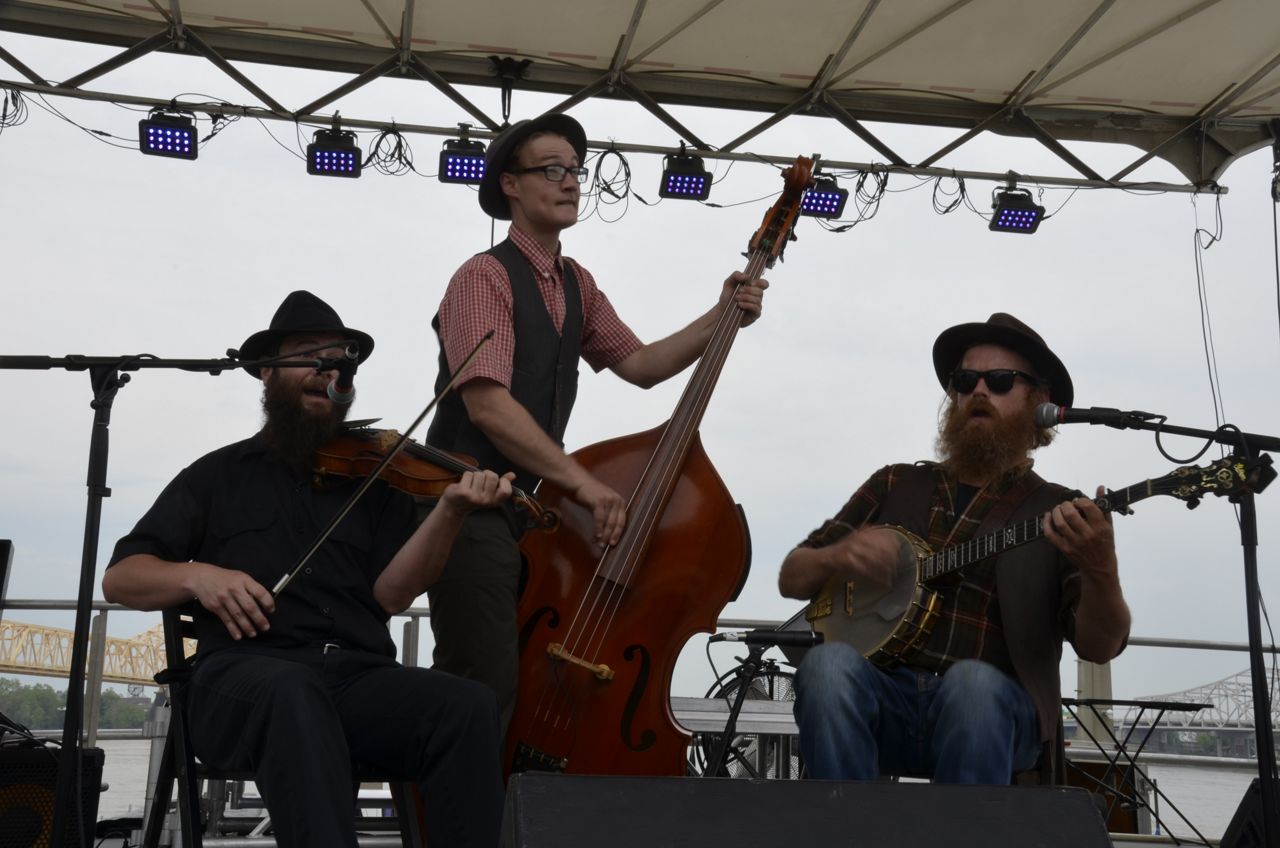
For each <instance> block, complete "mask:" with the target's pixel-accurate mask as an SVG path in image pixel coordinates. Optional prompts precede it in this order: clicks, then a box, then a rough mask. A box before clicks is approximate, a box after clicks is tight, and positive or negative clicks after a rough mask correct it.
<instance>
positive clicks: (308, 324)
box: [240, 290, 373, 379]
mask: <svg viewBox="0 0 1280 848" xmlns="http://www.w3.org/2000/svg"><path fill="white" fill-rule="evenodd" d="M296 333H337V334H339V335H342V336H345V337H346V338H347V339H348V340H349V341H353V342H355V343H356V344H357V345H358V346H359V348H360V350H359V354H358V355H357V357H356V363H357V364H359V363H361V362H364V361H365V360H366V359H368V358H369V354H371V353H373V337H372V336H370V335H369V334H368V333H362V332H360V331H359V330H353V329H351V328H350V327H344V326H343V324H342V319H341V318H339V317H338V313H337V312H335V311H334V310H333V307H332V306H330V305H329V304H327V303H325V302H324V301H323V300H321V299H320V298H318V297H316V296H315V295H314V294H312V293H311V292H309V291H303V290H298V291H295V292H290V293H289V296H288V297H286V298H285V299H284V302H283V303H281V304H280V308H279V309H277V310H276V314H275V315H273V316H271V326H270V327H268V328H267V329H265V330H259V331H258V332H256V333H254V334H253V335H252V336H250V337H249V338H247V339H245V340H244V344H242V345H240V359H242V360H250V361H252V360H257V359H264V358H266V357H268V356H275V354H276V351H277V350H278V349H279V346H280V341H281V339H283V338H284V337H285V336H292V335H294V334H296ZM244 370H246V371H248V372H249V373H250V374H252V375H253V376H255V377H257V378H258V379H262V375H261V374H260V373H259V370H258V369H257V368H255V367H252V366H248V365H246V366H244Z"/></svg>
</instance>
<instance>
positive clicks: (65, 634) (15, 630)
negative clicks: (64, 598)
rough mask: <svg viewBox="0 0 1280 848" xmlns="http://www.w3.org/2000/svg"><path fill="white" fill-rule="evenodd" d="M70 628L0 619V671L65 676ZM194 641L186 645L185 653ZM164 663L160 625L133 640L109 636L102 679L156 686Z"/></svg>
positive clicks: (68, 665)
mask: <svg viewBox="0 0 1280 848" xmlns="http://www.w3.org/2000/svg"><path fill="white" fill-rule="evenodd" d="M73 635H74V634H73V633H72V631H70V630H63V629H61V628H58V627H42V626H40V625H36V624H22V623H21V622H17V621H7V620H0V674H34V675H39V676H43V677H60V678H66V677H67V675H68V674H69V673H70V671H71V640H72V636H73ZM193 647H194V644H193V643H192V644H188V645H187V648H188V652H190V650H191V649H192V648H193ZM165 665H166V663H165V659H164V634H163V632H162V630H161V626H160V625H159V624H157V625H156V626H155V627H153V628H151V629H150V630H147V631H145V632H143V633H139V634H138V635H137V636H134V637H133V638H132V639H117V638H113V637H110V636H108V637H107V640H106V651H105V656H104V658H103V666H102V679H103V680H104V681H107V682H110V683H135V684H142V685H143V686H155V685H156V682H155V680H154V679H153V678H154V675H155V673H156V672H158V671H160V670H161V669H162V668H164V667H165Z"/></svg>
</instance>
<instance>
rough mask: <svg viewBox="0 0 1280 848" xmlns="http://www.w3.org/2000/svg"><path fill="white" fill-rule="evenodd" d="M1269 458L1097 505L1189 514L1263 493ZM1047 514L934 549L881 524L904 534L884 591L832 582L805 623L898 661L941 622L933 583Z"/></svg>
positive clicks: (1010, 544)
mask: <svg viewBox="0 0 1280 848" xmlns="http://www.w3.org/2000/svg"><path fill="white" fill-rule="evenodd" d="M1270 465H1271V457H1270V456H1266V455H1265V454H1264V455H1263V456H1261V457H1259V458H1256V459H1243V458H1241V457H1238V456H1235V455H1231V456H1227V457H1224V458H1223V459H1220V460H1218V461H1217V462H1214V463H1211V464H1209V465H1205V466H1195V465H1187V466H1183V467H1180V468H1177V469H1174V470H1173V471H1172V472H1171V473H1169V474H1166V475H1165V476H1163V477H1159V478H1157V479H1155V480H1146V481H1143V482H1142V483H1138V484H1136V485H1133V486H1129V487H1128V488H1126V489H1121V490H1119V491H1116V492H1107V493H1106V494H1105V495H1103V496H1102V497H1100V498H1096V499H1094V503H1095V504H1097V506H1098V508H1099V509H1101V510H1102V511H1103V512H1116V513H1120V514H1121V515H1128V514H1130V513H1132V511H1133V510H1131V509H1130V508H1129V507H1130V505H1131V504H1134V503H1137V502H1138V501H1140V500H1144V499H1145V498H1149V497H1152V496H1154V495H1171V496H1173V497H1175V498H1179V499H1181V500H1183V501H1186V502H1187V508H1188V509H1193V508H1195V507H1196V505H1197V504H1199V503H1200V499H1201V498H1202V497H1203V496H1204V495H1206V494H1213V495H1219V496H1222V495H1226V496H1231V497H1233V498H1234V497H1235V496H1238V495H1240V494H1243V493H1244V492H1245V491H1250V490H1251V491H1254V492H1258V491H1261V490H1262V489H1263V488H1264V487H1265V486H1266V484H1267V483H1269V482H1270V481H1271V479H1272V478H1273V477H1274V476H1275V473H1276V472H1275V471H1273V470H1272V469H1271V467H1270ZM1043 520H1044V516H1043V515H1040V516H1036V517H1035V518H1032V519H1028V520H1026V521H1023V522H1020V523H1017V524H1011V525H1009V526H1008V527H1005V528H1003V529H1001V530H997V531H996V532H994V533H990V534H988V535H985V536H979V537H976V538H973V539H970V540H969V541H967V542H960V543H958V544H955V545H950V546H948V547H945V548H942V549H941V550H938V551H935V550H933V549H932V548H930V547H929V544H928V543H927V542H926V541H925V540H924V539H921V538H920V537H919V536H917V535H916V534H914V533H912V532H911V531H909V530H907V529H905V528H903V527H897V526H892V525H885V526H884V528H883V529H887V530H892V531H893V532H895V533H897V534H898V535H899V536H901V537H902V538H901V544H900V545H899V547H898V551H899V555H898V562H897V565H896V566H895V569H894V572H893V581H892V584H891V585H889V586H881V585H875V584H872V583H867V582H865V581H857V580H850V579H848V578H847V577H844V576H836V577H832V578H831V579H830V580H828V581H827V582H826V584H824V585H823V587H822V588H821V589H820V590H819V591H818V594H817V595H816V596H815V597H814V599H813V600H812V601H811V602H810V603H809V606H808V607H807V608H806V609H805V611H804V617H805V619H806V620H807V621H808V622H809V625H810V626H811V627H812V628H813V629H814V630H815V631H817V632H818V633H821V634H822V635H823V638H824V639H825V640H827V641H836V642H845V643H847V644H849V645H851V646H853V647H854V648H856V649H857V650H858V651H860V652H861V653H862V655H863V656H865V657H866V658H867V659H869V660H871V661H872V662H873V663H875V664H876V665H878V666H880V667H882V668H888V667H890V666H892V665H894V664H896V663H899V662H902V661H904V660H906V659H908V658H909V657H911V656H912V654H914V653H915V651H916V650H917V649H918V648H919V647H920V646H922V645H923V644H924V642H925V640H927V639H928V638H929V634H930V633H931V632H932V630H933V626H934V624H935V623H936V621H937V619H938V612H939V608H940V606H941V596H940V594H939V593H938V591H937V590H936V587H935V586H934V585H931V584H933V583H934V581H936V580H937V579H938V578H940V577H943V576H945V575H948V574H951V573H953V572H957V571H959V570H961V569H963V568H965V567H966V566H969V565H972V564H973V563H976V562H980V561H982V560H985V559H988V558H990V557H993V556H998V555H999V554H1001V553H1003V552H1005V551H1007V550H1010V549H1011V548H1015V547H1018V546H1020V545H1025V544H1026V543H1028V542H1033V541H1035V540H1036V539H1039V538H1042V537H1043V536H1044V526H1043V523H1042V522H1043Z"/></svg>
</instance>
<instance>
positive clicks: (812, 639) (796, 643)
mask: <svg viewBox="0 0 1280 848" xmlns="http://www.w3.org/2000/svg"><path fill="white" fill-rule="evenodd" d="M707 641H708V642H746V643H747V644H748V645H777V646H778V647H785V648H812V647H813V646H814V645H821V644H822V642H823V636H822V634H821V633H814V632H813V631H811V630H769V629H768V628H761V629H758V630H741V631H738V632H734V633H717V634H715V635H714V636H712V637H711V638H710V639H708V640H707Z"/></svg>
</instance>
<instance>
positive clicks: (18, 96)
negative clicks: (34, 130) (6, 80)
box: [0, 91, 29, 133]
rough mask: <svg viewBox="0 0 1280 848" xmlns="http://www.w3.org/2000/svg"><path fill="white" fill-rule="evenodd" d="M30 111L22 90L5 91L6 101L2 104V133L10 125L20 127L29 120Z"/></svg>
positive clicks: (0, 122)
mask: <svg viewBox="0 0 1280 848" xmlns="http://www.w3.org/2000/svg"><path fill="white" fill-rule="evenodd" d="M28 115H29V112H28V110H27V101H26V98H24V97H23V96H22V92H21V91H5V93H4V103H3V105H0V133H3V132H4V131H5V130H6V129H8V128H9V127H20V126H22V125H23V124H25V123H26V122H27V117H28Z"/></svg>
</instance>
